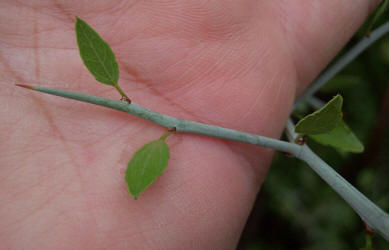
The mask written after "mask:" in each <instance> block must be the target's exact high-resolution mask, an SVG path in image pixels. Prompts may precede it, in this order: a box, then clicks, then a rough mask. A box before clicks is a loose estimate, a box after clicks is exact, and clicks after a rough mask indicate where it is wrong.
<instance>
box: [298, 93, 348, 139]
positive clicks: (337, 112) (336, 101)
mask: <svg viewBox="0 0 389 250" xmlns="http://www.w3.org/2000/svg"><path fill="white" fill-rule="evenodd" d="M342 104H343V98H342V96H340V95H337V96H335V97H334V98H332V100H331V101H329V102H328V103H327V104H326V105H325V106H324V107H322V108H321V109H319V110H317V111H315V112H313V113H312V114H309V115H307V116H306V117H304V118H303V119H301V120H300V121H299V122H298V123H297V125H296V129H295V131H296V132H297V133H300V134H306V135H315V134H323V133H328V132H330V131H331V130H333V129H334V128H336V127H337V126H338V125H339V123H340V122H341V121H342V116H343V114H342Z"/></svg>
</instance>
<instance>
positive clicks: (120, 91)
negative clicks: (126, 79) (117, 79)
mask: <svg viewBox="0 0 389 250" xmlns="http://www.w3.org/2000/svg"><path fill="white" fill-rule="evenodd" d="M114 86H115V88H116V89H117V91H119V93H120V95H121V96H122V97H125V98H126V99H127V100H130V98H128V96H127V95H126V93H124V91H123V90H122V89H121V88H120V87H119V84H115V85H114Z"/></svg>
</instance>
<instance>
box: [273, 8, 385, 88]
mask: <svg viewBox="0 0 389 250" xmlns="http://www.w3.org/2000/svg"><path fill="white" fill-rule="evenodd" d="M379 2H380V0H374V1H355V0H342V1H319V0H314V1H304V0H299V1H278V2H277V4H278V7H279V11H280V15H282V16H284V18H283V19H282V20H283V27H284V28H285V34H286V40H287V43H288V44H289V47H290V50H291V55H292V56H293V59H294V61H295V65H296V69H297V74H298V81H299V83H298V91H297V92H298V93H299V92H301V90H302V89H303V88H304V87H306V86H307V85H308V84H309V83H310V82H311V81H312V80H313V78H314V77H316V76H317V74H318V73H319V72H320V70H321V69H323V68H324V67H325V65H326V64H328V63H329V61H330V60H331V59H332V58H333V57H334V56H335V55H336V53H337V52H339V50H340V49H341V48H342V47H343V46H344V44H345V43H346V42H347V40H349V39H350V38H351V36H352V35H353V34H354V33H355V32H356V30H357V29H358V28H359V27H360V26H361V25H362V23H363V22H364V20H365V19H366V18H367V17H368V15H369V14H370V13H371V12H372V11H373V10H374V9H375V8H376V7H377V5H378V4H379Z"/></svg>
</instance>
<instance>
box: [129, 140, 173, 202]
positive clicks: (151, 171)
mask: <svg viewBox="0 0 389 250" xmlns="http://www.w3.org/2000/svg"><path fill="white" fill-rule="evenodd" d="M165 138H166V134H165V135H163V136H162V137H161V138H159V139H158V140H155V141H152V142H149V143H147V144H146V145H144V146H143V147H142V148H141V149H139V150H138V151H137V152H136V153H135V154H134V156H133V157H132V159H131V160H130V162H129V163H128V168H127V171H126V182H127V185H128V190H129V191H130V194H131V195H132V196H133V197H134V198H135V199H136V198H137V197H138V196H139V195H140V194H141V193H142V192H143V191H144V190H145V189H146V188H147V187H148V186H150V185H151V184H152V183H153V182H154V181H155V180H156V179H157V177H158V176H160V175H161V174H162V173H163V171H164V170H165V168H166V166H167V162H168V159H169V147H168V145H167V144H166V142H165V141H164V139H165Z"/></svg>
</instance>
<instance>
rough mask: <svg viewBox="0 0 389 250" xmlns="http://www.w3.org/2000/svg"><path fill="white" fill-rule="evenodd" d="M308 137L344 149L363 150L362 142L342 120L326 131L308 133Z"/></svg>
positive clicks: (357, 151)
mask: <svg viewBox="0 0 389 250" xmlns="http://www.w3.org/2000/svg"><path fill="white" fill-rule="evenodd" d="M309 137H311V138H312V139H313V140H315V141H316V142H318V143H320V144H323V145H326V146H332V147H336V148H340V149H342V150H344V151H349V152H353V153H361V152H363V150H364V147H363V144H362V143H361V142H360V141H359V139H358V138H357V137H356V136H355V134H354V133H353V132H352V131H351V130H350V128H349V127H348V126H347V125H346V123H344V122H343V121H342V122H341V123H340V124H339V126H338V127H336V128H334V129H333V130H331V131H330V132H328V133H325V134H318V135H310V136H309Z"/></svg>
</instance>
